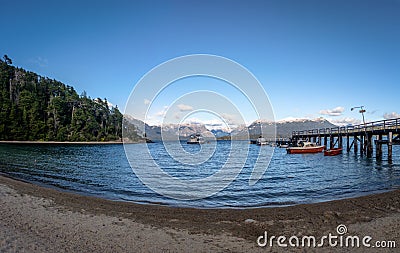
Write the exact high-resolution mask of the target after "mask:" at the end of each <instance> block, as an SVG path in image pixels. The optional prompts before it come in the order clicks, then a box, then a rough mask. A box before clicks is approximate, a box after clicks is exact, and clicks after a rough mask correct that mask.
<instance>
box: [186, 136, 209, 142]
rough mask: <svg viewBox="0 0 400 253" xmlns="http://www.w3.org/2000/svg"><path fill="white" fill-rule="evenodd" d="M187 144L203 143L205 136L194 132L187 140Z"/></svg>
mask: <svg viewBox="0 0 400 253" xmlns="http://www.w3.org/2000/svg"><path fill="white" fill-rule="evenodd" d="M186 143H187V144H203V143H205V140H204V138H203V137H202V136H201V135H200V134H192V135H191V136H190V137H189V139H188V140H187V142H186Z"/></svg>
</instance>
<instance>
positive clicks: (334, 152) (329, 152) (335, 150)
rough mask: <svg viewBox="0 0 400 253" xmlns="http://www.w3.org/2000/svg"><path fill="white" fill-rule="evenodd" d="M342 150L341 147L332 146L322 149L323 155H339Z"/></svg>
mask: <svg viewBox="0 0 400 253" xmlns="http://www.w3.org/2000/svg"><path fill="white" fill-rule="evenodd" d="M342 152H343V149H342V148H332V149H328V150H325V151H324V156H335V155H340V154H341V153H342Z"/></svg>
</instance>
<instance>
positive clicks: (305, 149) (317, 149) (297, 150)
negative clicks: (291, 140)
mask: <svg viewBox="0 0 400 253" xmlns="http://www.w3.org/2000/svg"><path fill="white" fill-rule="evenodd" d="M322 150H324V146H317V144H315V143H312V142H299V147H289V148H287V149H286V151H287V153H288V154H308V153H321V152H322Z"/></svg>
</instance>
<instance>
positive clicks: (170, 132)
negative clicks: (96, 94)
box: [124, 115, 336, 140]
mask: <svg viewBox="0 0 400 253" xmlns="http://www.w3.org/2000/svg"><path fill="white" fill-rule="evenodd" d="M124 117H125V120H126V121H127V122H129V123H130V124H133V125H134V126H135V127H136V132H137V134H138V135H139V136H143V137H147V138H149V139H151V140H161V131H162V130H161V127H160V126H150V125H148V124H146V123H144V122H143V121H141V120H138V119H135V118H133V117H131V116H129V115H125V116H124ZM274 127H276V137H277V138H289V137H291V135H292V132H293V131H299V130H308V129H320V128H332V127H336V125H334V124H332V123H330V122H329V121H327V120H326V119H324V118H318V119H313V120H310V119H294V120H285V121H277V122H275V124H274V122H271V121H266V120H257V121H254V122H253V123H251V124H250V125H249V126H240V127H238V128H236V129H234V130H233V131H232V132H226V131H224V130H221V129H212V130H209V129H207V128H206V127H205V125H203V124H183V125H182V124H181V125H178V124H168V125H163V139H164V140H172V139H176V138H177V137H178V136H179V138H180V139H187V138H188V137H189V136H190V135H192V134H197V133H199V134H201V135H202V136H203V137H205V138H225V139H226V138H229V136H230V137H231V138H232V139H235V140H244V139H248V136H247V131H248V133H249V135H250V138H251V139H255V138H257V137H258V136H260V135H261V133H262V132H263V133H264V137H267V138H268V137H272V133H273V132H274Z"/></svg>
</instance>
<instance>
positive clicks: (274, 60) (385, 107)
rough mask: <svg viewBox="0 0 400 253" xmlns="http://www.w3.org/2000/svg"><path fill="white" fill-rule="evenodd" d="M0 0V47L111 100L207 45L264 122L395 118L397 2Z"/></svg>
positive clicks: (19, 62)
mask: <svg viewBox="0 0 400 253" xmlns="http://www.w3.org/2000/svg"><path fill="white" fill-rule="evenodd" d="M1 2H2V3H1V9H2V20H3V22H1V25H0V26H1V27H0V28H1V32H2V36H1V39H0V53H1V54H2V55H3V54H7V55H8V56H9V57H10V58H11V59H12V60H13V63H14V65H16V66H20V67H23V68H26V69H28V70H31V71H34V72H37V73H39V74H41V75H44V76H48V77H51V78H55V79H57V80H60V81H62V82H64V83H66V84H69V85H72V86H74V87H75V88H76V90H77V91H78V92H79V93H81V92H83V91H84V90H85V91H86V92H87V94H88V95H90V96H91V97H93V98H95V97H101V98H104V97H106V98H107V99H108V100H109V101H110V102H112V103H113V104H117V105H118V106H119V107H120V108H124V105H125V102H126V100H127V99H128V96H129V93H130V92H131V90H132V89H133V87H134V85H135V84H136V83H137V82H138V81H139V80H140V78H141V77H142V76H143V75H144V74H146V73H147V72H148V71H149V70H151V69H152V68H153V67H155V66H157V65H159V64H161V63H162V62H164V61H167V60H169V59H172V58H175V57H178V56H183V55H187V54H214V55H220V56H223V57H227V58H229V59H232V60H234V61H236V62H238V63H240V64H241V65H243V66H244V67H246V68H247V69H248V70H250V71H251V72H252V73H253V74H254V75H255V76H256V77H257V78H258V80H259V81H260V82H261V83H262V85H263V87H264V89H265V91H266V92H267V94H268V96H269V98H270V100H271V102H272V106H273V108H274V111H275V118H276V119H283V118H288V117H294V118H304V117H308V118H316V117H325V118H328V119H329V120H331V121H333V122H336V123H343V122H345V121H346V122H357V120H358V121H359V120H360V119H361V115H359V114H358V113H357V112H354V111H353V112H351V111H350V108H351V107H352V106H358V105H364V106H365V107H366V110H367V112H368V113H367V114H366V118H367V120H379V119H383V118H384V115H386V117H389V116H392V117H393V116H399V117H400V115H399V113H400V101H399V99H398V91H399V84H400V71H399V70H400V29H399V27H400V15H399V13H400V1H399V0H383V1H378V0H376V1H368V0H365V1H362V0H357V1H354V0H350V1H344V0H343V1H340V0H337V1H294V0H293V1H285V0H283V1H282V0H281V1H117V0H115V1H40V0H39V1H18V0H16V1H4V0H1ZM225 95H226V96H228V97H229V96H230V94H229V90H227V91H226V94H225ZM166 102H167V101H165V100H160V101H159V102H158V103H157V104H154V114H157V113H159V112H160V111H162V110H163V108H164V106H167V105H166V104H164V103H166ZM157 110H158V112H157ZM389 114H390V115H389ZM333 115H336V116H333Z"/></svg>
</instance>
